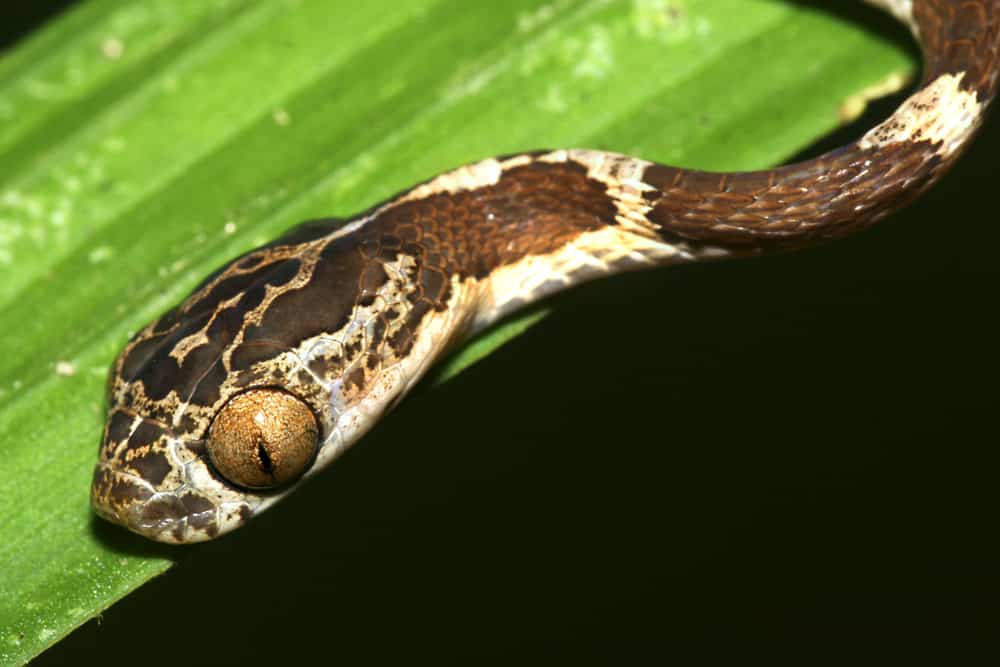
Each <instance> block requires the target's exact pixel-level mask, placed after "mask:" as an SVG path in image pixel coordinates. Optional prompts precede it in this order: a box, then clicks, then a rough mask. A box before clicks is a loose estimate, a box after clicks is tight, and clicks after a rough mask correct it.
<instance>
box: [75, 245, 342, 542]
mask: <svg viewBox="0 0 1000 667" xmlns="http://www.w3.org/2000/svg"><path fill="white" fill-rule="evenodd" d="M308 252H309V248H308V244H296V245H282V246H280V247H277V248H274V247H270V248H264V249H258V250H256V251H253V252H251V253H248V254H247V255H244V256H243V257H240V258H237V259H236V260H234V261H233V262H231V263H230V264H228V265H227V266H225V267H223V269H222V270H220V271H219V272H217V273H216V274H215V275H213V276H212V277H210V278H209V279H208V280H206V281H205V283H203V284H202V285H201V286H200V287H199V288H197V289H196V290H195V291H194V292H193V293H192V294H191V295H190V296H189V297H188V298H187V299H186V300H185V301H184V302H183V303H181V304H180V305H179V306H178V307H176V308H174V309H173V310H171V311H170V312H168V313H167V314H166V315H164V316H163V317H161V318H160V319H159V320H157V321H156V322H153V323H152V324H150V325H149V326H147V327H146V328H145V329H143V330H142V331H140V332H139V333H138V334H137V335H136V336H134V337H133V339H132V340H131V341H130V342H129V343H128V345H127V346H126V347H125V349H124V350H123V351H122V353H121V354H120V355H119V357H118V359H117V361H116V362H115V364H114V366H113V368H112V371H111V374H110V378H109V383H108V403H109V411H108V418H107V422H106V425H105V429H104V437H103V440H102V443H101V448H100V455H99V460H98V463H97V466H96V468H95V470H94V477H93V484H92V487H91V502H92V505H93V507H94V509H95V510H96V512H97V513H98V514H99V515H100V516H102V517H104V518H105V519H108V520H110V521H112V522H114V523H118V524H121V525H123V526H125V527H127V528H128V529H130V530H132V531H133V532H136V533H139V534H141V535H143V536H145V537H149V538H152V539H154V540H158V541H161V542H168V543H188V542H199V541H204V540H208V539H212V538H214V537H217V536H218V535H221V534H223V533H226V532H228V531H230V530H232V529H234V528H236V527H238V526H240V525H242V524H243V523H245V522H246V521H247V520H249V519H250V518H251V517H252V516H253V515H254V514H256V513H257V512H259V511H262V510H263V509H264V508H265V507H267V506H269V505H270V504H272V503H274V502H276V501H277V500H278V499H280V498H281V497H282V496H284V495H285V494H286V493H287V492H288V491H289V490H290V489H291V488H293V487H294V486H295V484H296V483H297V482H298V481H300V480H301V478H302V477H303V476H304V474H305V473H306V472H309V471H311V470H312V469H313V468H314V467H315V465H314V464H315V462H316V460H317V453H318V450H319V449H320V447H321V445H329V446H327V447H326V457H328V456H329V451H330V450H331V449H334V448H335V444H336V438H335V437H332V438H328V439H327V438H325V436H329V435H331V434H334V433H335V432H336V428H335V425H334V423H333V415H332V413H331V409H330V402H329V396H330V394H329V391H328V388H327V386H326V385H327V384H328V383H325V382H324V381H321V379H320V378H318V377H317V376H316V375H315V374H314V373H312V372H311V371H310V370H309V369H308V368H307V367H306V366H305V365H304V363H303V359H302V358H301V355H300V352H299V351H298V350H296V349H294V348H293V347H290V346H288V345H286V344H284V343H283V342H282V340H281V338H280V335H279V334H280V333H281V332H280V331H278V330H276V329H275V327H274V326H273V325H272V324H271V323H270V322H268V321H267V319H266V317H265V316H264V313H265V311H267V306H269V305H272V304H274V303H275V302H276V301H277V300H278V299H279V298H280V297H281V295H283V294H289V293H295V292H297V291H299V292H301V291H302V290H303V289H304V288H305V287H306V285H307V284H308V282H309V280H308V279H309V277H310V276H311V275H312V271H311V266H310V265H309V261H308V260H303V258H302V254H303V253H306V254H308ZM312 261H313V262H314V261H315V258H314V259H313V260H312ZM294 324H295V322H284V326H285V328H286V329H287V328H288V327H293V328H294ZM327 440H328V442H327Z"/></svg>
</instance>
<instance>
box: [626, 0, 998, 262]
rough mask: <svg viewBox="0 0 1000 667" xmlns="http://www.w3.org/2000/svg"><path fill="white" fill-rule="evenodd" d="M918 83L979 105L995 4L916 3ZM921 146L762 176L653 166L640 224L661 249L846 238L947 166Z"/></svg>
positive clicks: (779, 246) (985, 86)
mask: <svg viewBox="0 0 1000 667" xmlns="http://www.w3.org/2000/svg"><path fill="white" fill-rule="evenodd" d="M914 18H915V20H916V23H917V26H918V29H919V35H920V38H921V41H922V44H923V51H924V57H925V71H924V83H925V84H926V83H928V82H930V81H933V80H934V79H936V78H937V77H938V76H940V75H942V74H958V73H962V72H964V73H965V74H964V78H963V80H962V86H963V87H964V89H966V90H969V91H973V92H975V93H976V95H977V97H978V99H979V100H980V101H981V102H983V103H984V104H985V103H986V102H987V101H989V100H991V99H992V98H993V96H994V95H995V93H996V85H997V69H998V68H997V53H998V50H1000V0H964V1H960V0H922V1H921V0H918V1H917V2H915V3H914ZM935 149H936V146H935V145H934V144H932V143H931V142H930V141H913V142H905V143H899V144H896V145H893V146H888V147H881V148H877V149H876V148H873V149H868V150H865V149H863V148H861V147H860V145H858V144H854V145H851V146H848V147H846V148H843V149H840V150H836V151H832V152H830V153H827V154H826V155H822V156H820V157H818V158H816V159H814V160H809V161H807V162H803V163H801V164H796V165H789V166H786V167H780V168H777V169H772V170H768V171H761V172H747V173H734V174H718V173H709V172H702V171H691V170H685V169H678V168H674V167H667V166H663V165H655V166H653V167H650V168H649V169H647V171H646V175H645V180H646V182H648V183H649V184H650V185H652V186H654V187H655V188H656V190H655V191H654V192H651V193H649V194H648V196H647V198H648V199H649V201H650V203H651V204H652V205H653V209H652V210H651V211H650V212H649V214H648V218H649V220H650V221H651V222H652V223H654V224H655V225H657V227H658V228H659V233H660V235H661V236H662V237H663V238H664V239H665V240H667V241H668V242H675V241H678V240H682V241H686V242H688V243H695V244H698V243H704V244H710V245H715V246H723V247H727V248H731V249H733V250H735V251H737V252H739V251H757V250H788V249H794V248H798V247H801V246H804V245H809V244H812V243H815V242H818V241H825V240H830V239H835V238H839V237H843V236H848V235H850V234H854V233H856V232H857V231H859V230H861V229H863V228H865V227H868V226H870V225H871V224H872V223H874V222H877V221H878V220H880V219H882V218H883V217H885V215H887V214H888V213H889V212H891V211H894V210H896V209H898V208H900V207H901V206H904V205H906V204H908V203H909V202H910V201H912V200H913V199H915V198H916V197H918V196H919V195H920V194H921V193H922V192H923V191H924V190H925V189H926V188H927V187H928V186H930V185H931V184H933V183H934V182H935V181H936V180H937V179H938V178H939V177H940V176H941V175H942V174H943V173H944V172H945V170H946V169H947V168H948V167H949V166H950V165H951V164H952V163H953V161H954V158H956V157H958V155H957V154H955V155H952V156H951V157H950V159H949V160H948V161H943V160H941V159H940V158H938V157H936V156H935V152H936V151H935Z"/></svg>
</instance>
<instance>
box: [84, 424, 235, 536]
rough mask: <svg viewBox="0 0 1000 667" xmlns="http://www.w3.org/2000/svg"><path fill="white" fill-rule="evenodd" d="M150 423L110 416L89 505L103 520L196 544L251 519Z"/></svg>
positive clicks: (193, 456)
mask: <svg viewBox="0 0 1000 667" xmlns="http://www.w3.org/2000/svg"><path fill="white" fill-rule="evenodd" d="M200 446H201V443H200V442H183V441H180V440H178V439H177V438H176V437H175V436H174V435H173V434H172V433H171V432H170V429H169V428H167V427H166V426H165V425H163V424H162V423H161V422H158V421H156V420H151V419H146V418H143V417H141V416H138V415H136V414H134V413H132V412H131V411H129V410H127V409H124V408H116V409H114V410H113V411H112V415H111V418H110V419H109V420H108V426H107V428H106V429H105V433H104V441H103V443H102V445H101V455H100V461H99V462H98V463H97V467H96V468H95V469H94V477H93V483H92V485H91V504H92V505H93V507H94V509H95V511H96V512H97V513H98V514H99V515H100V516H101V517H103V518H105V519H107V520H108V521H111V522H113V523H117V524H120V525H122V526H125V527H126V528H128V529H129V530H131V531H133V532H135V533H138V534H140V535H143V536H145V537H149V538H152V539H154V540H157V541H160V542H167V543H175V544H177V543H188V542H201V541H204V540H209V539H212V538H214V537H216V536H218V535H219V534H221V533H224V532H228V531H229V530H231V529H232V528H235V527H236V526H238V525H240V524H242V523H244V522H245V521H246V520H247V519H248V518H249V517H250V515H251V514H252V510H251V508H250V506H249V505H248V504H247V503H246V502H245V501H244V500H242V499H241V498H235V497H234V498H231V497H229V495H228V494H227V490H226V489H225V488H224V487H222V486H221V485H220V484H219V482H218V481H217V480H216V479H215V478H214V477H213V475H212V473H211V471H210V470H209V469H208V465H207V463H206V462H205V461H204V460H203V457H202V456H201V455H200V454H199V453H198V450H199V449H200Z"/></svg>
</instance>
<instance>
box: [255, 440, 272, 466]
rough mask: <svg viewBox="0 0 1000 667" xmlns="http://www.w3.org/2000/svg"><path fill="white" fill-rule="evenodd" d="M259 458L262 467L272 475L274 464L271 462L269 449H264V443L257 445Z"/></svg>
mask: <svg viewBox="0 0 1000 667" xmlns="http://www.w3.org/2000/svg"><path fill="white" fill-rule="evenodd" d="M257 458H258V459H260V467H261V468H263V469H264V471H265V472H268V473H270V472H271V471H272V469H273V468H274V463H273V462H272V461H271V456H270V455H269V454H268V453H267V448H266V447H264V443H263V442H258V443H257Z"/></svg>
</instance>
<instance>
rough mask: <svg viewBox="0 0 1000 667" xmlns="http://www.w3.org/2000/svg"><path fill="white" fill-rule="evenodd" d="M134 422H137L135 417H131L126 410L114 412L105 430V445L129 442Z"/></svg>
mask: <svg viewBox="0 0 1000 667" xmlns="http://www.w3.org/2000/svg"><path fill="white" fill-rule="evenodd" d="M133 421H135V416H134V415H130V414H128V413H127V412H125V411H124V410H117V409H116V410H112V411H111V414H110V415H109V416H108V422H107V425H106V426H105V428H104V441H105V443H119V442H125V441H126V440H128V437H129V432H130V431H131V430H132V422H133Z"/></svg>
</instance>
